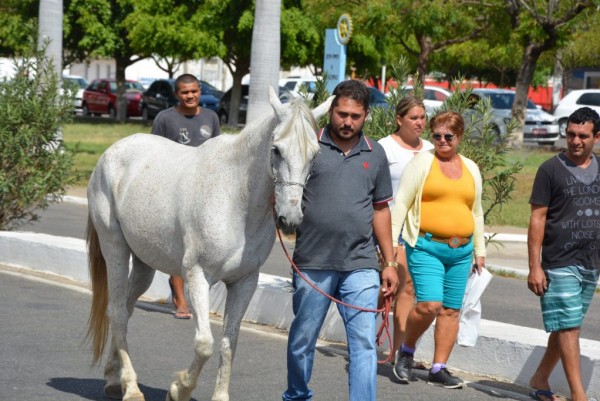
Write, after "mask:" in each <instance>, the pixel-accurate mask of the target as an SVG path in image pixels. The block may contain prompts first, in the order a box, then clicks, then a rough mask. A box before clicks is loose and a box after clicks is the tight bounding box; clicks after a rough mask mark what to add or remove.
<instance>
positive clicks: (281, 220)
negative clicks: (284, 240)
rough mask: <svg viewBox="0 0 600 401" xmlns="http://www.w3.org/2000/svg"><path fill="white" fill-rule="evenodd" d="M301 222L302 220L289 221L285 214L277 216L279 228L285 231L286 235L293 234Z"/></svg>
mask: <svg viewBox="0 0 600 401" xmlns="http://www.w3.org/2000/svg"><path fill="white" fill-rule="evenodd" d="M299 224H300V222H297V223H289V222H288V221H287V219H286V218H285V217H283V216H279V217H278V218H277V228H279V229H280V230H281V231H283V233H284V234H286V235H289V234H293V233H294V232H295V231H296V228H297V227H298V225H299Z"/></svg>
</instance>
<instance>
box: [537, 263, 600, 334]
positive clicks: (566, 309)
mask: <svg viewBox="0 0 600 401" xmlns="http://www.w3.org/2000/svg"><path fill="white" fill-rule="evenodd" d="M544 273H545V274H546V281H547V282H548V289H547V290H546V292H545V293H544V295H543V296H542V297H540V304H541V306H542V318H543V320H544V328H545V329H546V331H547V332H548V333H550V332H553V331H559V330H565V329H572V328H575V327H581V323H582V322H583V318H584V317H585V314H586V312H587V310H588V308H589V306H590V302H592V297H593V296H594V291H596V286H597V285H598V276H599V275H600V270H598V269H589V268H585V267H583V266H566V267H557V268H553V269H548V270H544Z"/></svg>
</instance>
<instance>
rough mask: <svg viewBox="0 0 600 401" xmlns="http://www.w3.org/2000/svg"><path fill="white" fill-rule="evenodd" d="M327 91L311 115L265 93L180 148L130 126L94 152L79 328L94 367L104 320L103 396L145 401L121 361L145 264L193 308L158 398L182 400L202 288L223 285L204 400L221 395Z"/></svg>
mask: <svg viewBox="0 0 600 401" xmlns="http://www.w3.org/2000/svg"><path fill="white" fill-rule="evenodd" d="M332 99H333V97H332V98H330V99H328V101H326V102H325V103H323V104H321V105H320V106H319V107H317V108H316V109H314V110H313V112H312V113H311V110H310V109H309V108H308V107H307V106H306V105H305V104H304V103H303V102H302V101H301V100H293V101H292V102H291V103H289V104H285V105H282V104H281V102H280V101H279V99H278V98H277V96H276V95H275V93H274V91H273V90H272V89H271V90H270V102H271V105H272V107H273V109H274V113H270V115H269V116H266V117H265V118H264V119H262V120H260V121H255V122H253V123H250V124H248V125H247V126H246V127H245V128H244V129H243V130H242V132H240V134H238V135H220V136H218V137H216V138H214V139H211V140H209V141H207V142H206V143H204V144H203V145H202V146H200V147H188V146H183V145H180V144H177V143H175V142H172V141H170V140H168V139H165V138H162V137H159V136H153V135H144V134H136V135H132V136H130V137H127V138H125V139H122V140H120V141H118V142H117V143H115V144H114V145H112V146H111V147H110V148H109V149H108V150H107V151H106V152H105V153H104V154H103V155H102V157H101V158H100V160H99V161H98V164H97V166H96V168H95V169H94V172H93V173H92V176H91V178H90V182H89V186H88V202H89V220H88V228H87V241H88V252H89V263H90V276H91V280H92V290H93V299H92V307H91V311H90V320H89V327H88V336H89V337H91V338H92V342H93V352H94V362H95V363H98V362H99V361H100V359H101V357H102V353H103V350H104V347H105V345H106V340H107V337H108V333H109V326H110V333H111V335H112V337H111V338H112V342H111V346H110V351H109V356H108V360H107V362H106V367H105V371H104V375H105V377H106V380H107V383H106V386H105V389H104V391H105V394H106V396H107V397H109V398H117V399H120V398H122V399H123V400H135V401H139V400H144V396H143V394H142V393H141V392H140V389H139V387H138V385H137V377H136V373H135V371H134V369H133V366H132V363H131V360H130V358H129V352H128V347H127V340H126V333H127V322H128V320H129V318H130V316H131V314H132V313H133V309H134V304H135V301H136V300H137V299H138V298H139V297H140V295H142V294H143V293H144V292H145V291H146V290H147V289H148V287H149V286H150V284H151V282H152V279H153V277H154V272H155V269H156V270H161V271H163V272H165V273H167V274H177V275H181V276H183V277H184V279H185V280H186V282H187V285H188V290H189V291H188V293H189V296H190V302H191V306H192V308H193V310H194V312H195V324H196V335H195V339H194V345H195V348H194V350H195V357H194V359H193V361H192V363H191V364H190V365H189V367H188V369H187V370H184V371H181V372H179V373H178V374H177V377H176V380H175V381H174V382H173V383H172V384H171V386H170V388H169V390H168V392H167V400H173V401H187V400H189V399H190V397H191V393H192V391H193V390H194V388H195V387H196V384H197V380H198V376H199V374H200V371H201V370H202V367H203V366H204V363H205V362H206V361H207V360H208V358H210V356H211V355H212V353H213V343H214V340H213V336H212V333H211V330H210V324H209V289H210V288H211V286H212V285H213V284H215V283H216V282H218V281H223V282H224V283H225V285H226V287H227V301H226V306H225V314H224V325H223V338H222V340H221V346H220V362H219V369H218V374H217V383H216V386H215V390H214V393H213V396H212V399H213V400H215V401H217V400H219V401H225V400H229V379H230V374H231V365H232V361H233V356H234V353H235V348H236V344H237V339H238V334H239V327H240V324H241V320H242V317H243V315H244V313H245V311H246V308H247V306H248V303H249V302H250V299H251V298H252V295H253V293H254V291H255V289H256V285H257V282H258V275H259V268H260V267H261V266H262V265H263V263H264V262H265V260H266V259H267V257H268V255H269V253H270V251H271V248H272V247H273V243H274V241H275V225H276V224H275V218H276V219H277V225H278V226H279V227H280V228H282V229H284V230H286V231H290V230H293V229H294V228H295V227H296V226H297V225H298V224H299V223H300V221H301V219H302V210H301V199H302V191H303V188H304V183H305V182H306V179H307V177H308V174H309V170H310V168H311V162H312V159H313V158H314V156H315V155H316V154H317V152H318V149H319V146H318V142H317V137H316V130H317V124H316V122H315V119H317V118H319V117H320V116H321V115H323V114H324V113H325V112H326V111H327V110H328V109H329V106H330V104H331V100H332ZM273 193H275V214H276V216H274V212H273V205H272V197H273ZM130 256H131V257H132V260H133V269H132V270H131V273H130V272H129V268H128V266H129V260H130Z"/></svg>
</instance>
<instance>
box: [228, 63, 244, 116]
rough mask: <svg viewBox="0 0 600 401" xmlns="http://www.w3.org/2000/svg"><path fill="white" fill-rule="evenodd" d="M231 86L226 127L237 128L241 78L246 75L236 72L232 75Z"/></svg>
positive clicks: (242, 72)
mask: <svg viewBox="0 0 600 401" xmlns="http://www.w3.org/2000/svg"><path fill="white" fill-rule="evenodd" d="M232 75H233V86H232V87H231V98H230V99H229V116H228V119H227V125H230V126H232V127H234V128H235V127H237V126H238V121H239V119H238V117H239V112H240V100H241V98H242V78H243V77H244V75H246V73H245V72H244V71H238V70H236V71H235V72H234V73H233V74H232Z"/></svg>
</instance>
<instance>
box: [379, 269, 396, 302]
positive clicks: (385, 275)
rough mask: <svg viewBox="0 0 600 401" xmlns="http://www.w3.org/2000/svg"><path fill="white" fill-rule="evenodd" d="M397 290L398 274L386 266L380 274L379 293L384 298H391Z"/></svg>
mask: <svg viewBox="0 0 600 401" xmlns="http://www.w3.org/2000/svg"><path fill="white" fill-rule="evenodd" d="M397 289H398V273H396V268H395V267H393V266H387V267H385V268H384V269H383V271H382V272H381V292H382V293H383V296H384V297H385V298H387V297H391V296H393V295H394V294H395V293H396V290H397Z"/></svg>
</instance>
